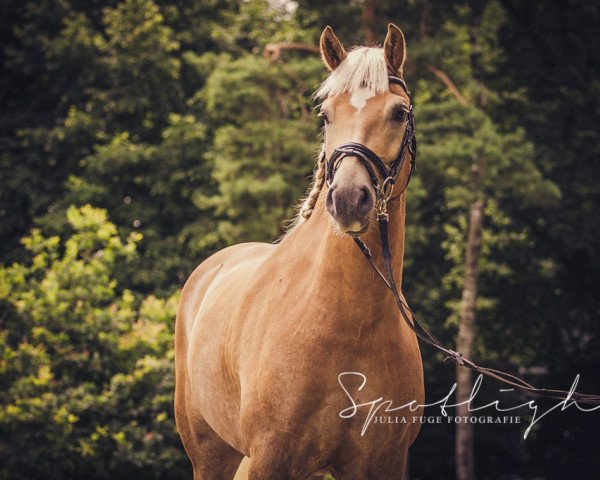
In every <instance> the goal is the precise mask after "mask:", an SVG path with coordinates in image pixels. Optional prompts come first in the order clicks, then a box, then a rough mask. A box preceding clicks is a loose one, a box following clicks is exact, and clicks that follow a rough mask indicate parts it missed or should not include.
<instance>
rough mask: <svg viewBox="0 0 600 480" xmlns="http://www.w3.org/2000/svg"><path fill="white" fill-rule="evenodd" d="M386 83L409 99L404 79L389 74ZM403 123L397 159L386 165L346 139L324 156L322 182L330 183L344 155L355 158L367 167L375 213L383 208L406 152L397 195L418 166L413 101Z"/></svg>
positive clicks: (377, 156) (328, 184)
mask: <svg viewBox="0 0 600 480" xmlns="http://www.w3.org/2000/svg"><path fill="white" fill-rule="evenodd" d="M389 83H390V84H395V85H400V86H401V87H402V89H403V90H404V92H406V95H408V98H409V99H410V92H409V90H408V87H407V86H406V83H405V82H404V80H403V79H401V78H400V77H395V76H390V77H389ZM405 125H406V128H405V130H404V136H403V137H402V142H401V144H400V149H399V150H398V155H396V158H395V159H394V161H393V162H392V163H391V164H390V166H389V167H388V166H387V165H386V164H385V163H384V161H383V160H382V159H381V157H379V155H377V154H376V153H375V152H374V151H373V150H371V149H370V148H369V147H367V146H366V145H363V144H362V143H356V142H349V143H344V144H342V145H340V146H339V147H338V148H336V149H335V150H334V151H333V153H332V154H331V157H330V158H329V159H327V158H325V181H326V182H327V186H328V187H329V186H331V182H333V177H334V176H335V172H336V171H337V169H338V168H339V166H340V164H341V163H342V160H344V158H346V157H353V156H354V157H357V158H358V159H359V160H360V162H361V163H362V165H363V166H364V167H365V169H366V170H367V173H368V174H369V177H370V179H371V184H372V185H373V188H374V189H375V197H376V208H377V212H380V211H385V208H386V207H387V202H388V201H389V200H390V199H391V198H392V195H393V191H394V185H395V184H396V180H397V179H398V176H399V175H400V172H401V170H402V165H404V159H405V158H406V155H407V154H410V172H409V174H408V178H407V180H406V182H405V184H404V186H403V188H402V190H401V191H400V192H398V193H397V195H396V197H398V196H399V195H401V194H402V192H404V190H406V188H407V187H408V183H409V182H410V178H411V177H412V173H413V171H415V170H416V167H417V137H416V136H415V117H414V115H413V109H412V104H411V105H410V107H409V109H408V111H407V112H406V122H405ZM380 178H382V179H383V181H382V182H381V183H380V181H379V179H380ZM382 209H384V210H382Z"/></svg>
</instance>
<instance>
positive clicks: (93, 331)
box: [0, 206, 182, 478]
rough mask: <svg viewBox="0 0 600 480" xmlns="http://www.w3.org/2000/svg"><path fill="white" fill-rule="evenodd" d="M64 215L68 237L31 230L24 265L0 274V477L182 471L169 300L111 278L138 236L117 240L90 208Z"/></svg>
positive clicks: (104, 220) (109, 225)
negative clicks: (174, 402)
mask: <svg viewBox="0 0 600 480" xmlns="http://www.w3.org/2000/svg"><path fill="white" fill-rule="evenodd" d="M67 219H68V224H69V226H70V228H71V229H72V234H71V235H70V236H69V237H68V239H67V240H65V241H64V242H62V241H61V240H60V239H59V238H58V237H56V236H51V237H46V236H44V235H43V234H42V233H41V232H40V231H39V230H34V231H33V232H32V233H31V235H30V236H28V237H25V238H24V240H23V243H24V245H25V247H26V249H27V250H28V251H29V252H30V254H31V259H32V260H31V263H30V264H18V263H15V264H13V265H11V266H10V267H4V268H2V269H0V305H1V307H0V308H1V311H2V318H3V321H2V333H1V335H0V374H1V375H0V379H1V387H2V388H1V391H0V431H2V440H1V441H0V458H1V460H2V461H1V464H2V467H1V468H0V477H1V478H31V477H38V476H45V475H46V474H47V473H48V472H52V474H53V476H56V477H59V478H76V477H78V478H79V477H81V476H85V477H86V478H111V477H114V473H112V472H115V471H119V472H120V473H121V475H122V476H123V478H125V476H126V475H128V474H129V475H143V476H144V477H145V478H159V477H161V475H163V473H161V472H167V471H168V472H172V471H174V470H176V469H177V468H181V464H182V453H181V451H180V449H178V448H177V442H176V432H175V427H174V422H173V418H172V391H173V383H174V378H173V376H174V374H173V351H172V321H171V320H172V318H173V316H174V313H175V305H176V301H177V299H176V296H173V297H170V298H168V299H164V300H162V299H158V298H156V297H154V296H149V297H147V298H144V299H136V296H135V295H134V294H133V293H132V292H131V291H129V290H122V291H120V290H119V289H118V285H117V282H116V281H115V278H114V272H115V271H117V270H118V269H119V267H120V266H122V265H123V262H126V261H127V260H129V259H131V258H132V257H134V256H135V255H136V243H137V242H139V240H140V238H141V235H139V234H138V233H132V234H130V235H129V236H128V238H127V239H125V240H122V239H121V237H120V236H119V235H118V233H117V229H116V227H115V225H114V224H112V223H111V222H109V221H108V219H107V215H106V212H105V211H103V210H98V209H95V208H92V207H90V206H84V207H82V208H80V209H77V208H75V207H71V208H69V209H68V211H67ZM165 442H166V443H168V444H170V445H171V446H170V447H168V446H166V445H165ZM23 452H27V454H26V455H24V454H23Z"/></svg>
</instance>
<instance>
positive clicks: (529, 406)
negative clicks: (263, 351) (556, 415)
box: [338, 372, 600, 439]
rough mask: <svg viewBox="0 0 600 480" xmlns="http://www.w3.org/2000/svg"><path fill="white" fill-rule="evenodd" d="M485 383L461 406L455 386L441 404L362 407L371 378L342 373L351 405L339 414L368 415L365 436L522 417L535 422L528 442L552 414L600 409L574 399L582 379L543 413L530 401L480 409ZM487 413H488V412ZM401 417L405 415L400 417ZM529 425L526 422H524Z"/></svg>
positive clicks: (514, 420) (391, 403)
mask: <svg viewBox="0 0 600 480" xmlns="http://www.w3.org/2000/svg"><path fill="white" fill-rule="evenodd" d="M357 379H358V382H359V385H358V387H357V388H355V389H354V390H352V391H351V390H350V389H349V388H348V387H347V384H348V383H349V382H350V381H351V380H352V383H353V384H356V380H357ZM482 381H483V376H482V375H479V376H478V377H477V379H476V380H475V383H474V384H473V389H472V390H471V394H470V396H469V398H468V399H467V400H465V401H464V402H460V403H452V401H451V397H452V395H453V394H454V392H455V390H456V383H455V384H454V385H452V387H451V388H450V391H449V392H448V394H447V395H445V396H444V397H442V398H441V399H440V400H438V401H436V402H433V403H425V404H419V403H418V402H417V401H416V400H413V401H411V402H409V403H406V404H404V405H395V404H394V401H393V400H386V399H384V398H383V397H379V398H376V399H374V400H370V401H367V402H362V403H359V402H357V401H356V400H355V397H356V393H357V392H360V391H362V390H363V388H364V387H365V385H366V384H367V377H366V376H365V375H364V374H362V373H360V372H342V373H340V374H339V375H338V382H339V384H340V387H341V388H342V390H343V391H344V393H345V394H346V396H347V398H348V400H349V403H350V405H349V406H348V407H347V408H344V409H343V410H342V411H341V412H339V416H340V417H341V418H345V419H350V418H354V417H359V416H362V414H366V417H365V420H364V423H363V426H362V432H361V435H364V434H365V432H366V431H367V429H368V428H369V427H370V426H371V425H376V424H395V423H397V424H407V423H417V422H418V423H422V424H441V423H453V424H459V423H483V424H510V423H513V424H520V423H522V421H521V416H520V415H517V414H518V413H520V414H523V415H526V416H528V417H529V416H531V420H530V421H529V423H528V425H527V428H526V429H525V432H524V433H523V438H525V439H526V438H527V436H528V435H529V432H530V431H531V429H532V428H533V427H534V425H536V424H537V423H539V422H540V421H541V420H542V419H543V418H544V417H546V416H547V415H549V414H550V413H552V412H563V411H565V410H567V409H569V408H575V409H577V410H579V411H580V412H586V413H589V412H594V411H597V410H598V409H600V405H598V406H595V407H589V408H586V407H582V406H581V405H579V404H578V403H577V402H576V401H575V400H573V399H571V398H570V397H571V395H573V393H574V392H575V389H576V388H577V384H578V383H579V375H576V376H575V380H574V381H573V384H572V385H571V388H570V390H569V395H568V396H567V398H565V399H564V400H561V401H560V402H558V403H556V404H554V405H552V406H551V407H549V408H547V409H545V410H542V409H541V408H540V406H539V405H537V403H536V401H535V400H530V401H528V402H525V403H520V404H517V405H504V404H501V402H500V400H494V401H493V402H490V403H487V404H485V405H476V404H475V399H476V397H477V394H478V392H479V389H480V388H481V383H482ZM512 391H513V389H502V390H500V392H501V393H505V392H512ZM462 405H466V406H467V409H468V411H469V413H470V414H469V415H468V416H453V415H450V414H449V411H452V409H454V408H456V407H458V406H462ZM436 406H437V407H439V409H440V414H439V415H429V416H423V417H421V416H419V415H414V416H410V415H407V414H406V413H407V412H408V413H410V412H417V410H419V409H421V408H425V407H436ZM490 409H494V410H495V412H494V414H493V415H491V414H490V413H489V412H490ZM485 410H487V412H485V413H484V411H485ZM509 412H511V415H507V413H509ZM400 414H401V415H400ZM523 424H525V422H523Z"/></svg>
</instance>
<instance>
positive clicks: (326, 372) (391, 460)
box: [175, 24, 424, 480]
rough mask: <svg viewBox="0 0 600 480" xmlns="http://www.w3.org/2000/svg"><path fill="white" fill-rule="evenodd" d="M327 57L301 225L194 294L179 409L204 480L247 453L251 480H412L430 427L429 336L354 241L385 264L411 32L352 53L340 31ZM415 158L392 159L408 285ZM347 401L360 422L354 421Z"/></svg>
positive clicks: (193, 286) (208, 264)
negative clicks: (374, 405)
mask: <svg viewBox="0 0 600 480" xmlns="http://www.w3.org/2000/svg"><path fill="white" fill-rule="evenodd" d="M320 51H321V56H322V59H323V61H324V63H325V66H326V67H327V69H328V70H329V74H328V76H327V78H326V79H325V80H324V82H323V83H322V84H321V85H320V87H319V89H318V90H317V92H316V93H315V96H316V98H318V99H320V100H321V101H322V103H321V105H320V115H321V116H322V117H323V121H324V127H323V128H324V143H323V147H322V151H321V154H320V155H319V160H318V162H317V166H316V168H315V173H314V176H313V183H312V186H311V187H310V189H309V191H308V194H307V196H306V198H305V200H304V203H303V204H302V205H301V207H300V209H299V213H298V215H297V217H296V221H295V222H294V225H293V226H292V227H291V228H290V229H289V230H288V231H287V232H286V234H285V235H284V236H283V238H282V239H281V240H280V241H279V242H277V243H276V244H265V243H243V244H238V245H234V246H230V247H228V248H225V249H223V250H221V251H219V252H217V253H216V254H214V255H212V256H211V257H209V258H208V259H207V260H205V261H204V262H203V263H201V264H200V265H199V266H198V267H197V268H196V270H195V271H194V272H193V273H192V274H191V276H190V277H189V279H188V280H187V282H186V284H185V286H184V288H183V290H182V293H181V299H180V303H179V307H178V312H177V319H176V328H175V363H176V365H175V367H176V387H175V416H176V422H177V428H178V431H179V434H180V436H181V440H182V443H183V445H184V448H185V450H186V453H187V455H188V456H189V458H190V460H191V462H192V467H193V474H194V479H195V480H213V479H214V480H223V479H232V478H233V477H234V475H235V472H236V469H237V468H238V466H239V465H240V462H241V460H242V459H243V458H244V456H245V457H248V458H249V460H248V465H247V468H248V478H249V479H250V480H267V479H273V480H279V479H309V478H315V477H322V476H325V475H332V476H333V477H334V478H335V479H336V480H347V479H354V480H356V479H360V480H366V479H377V480H386V479H391V480H394V479H401V478H403V472H404V470H405V466H406V462H407V452H408V449H409V447H410V445H411V444H412V443H413V442H414V440H415V438H416V437H417V434H418V432H419V428H420V416H421V414H422V407H420V406H421V405H423V403H424V380H423V365H422V361H421V354H420V351H419V345H418V342H417V338H416V336H415V334H414V332H413V331H412V330H411V329H410V328H409V325H407V324H406V323H405V322H402V321H401V319H400V315H399V313H398V310H397V308H396V304H395V302H394V298H393V296H392V294H391V293H390V292H389V291H388V290H387V289H386V288H385V287H384V285H383V283H382V282H381V279H379V278H378V277H377V276H376V275H375V273H374V272H373V271H372V270H371V269H370V268H369V264H368V263H367V261H366V260H365V257H364V256H363V255H362V254H361V252H360V250H359V249H357V247H356V245H355V242H354V241H353V240H356V239H357V238H360V239H361V241H362V242H364V243H363V244H364V245H365V248H369V249H370V251H371V253H372V254H373V257H374V258H380V256H381V255H382V247H381V245H380V244H379V242H378V236H377V231H376V228H375V221H374V218H375V216H376V215H377V210H378V208H379V207H378V206H379V205H380V201H379V200H380V199H381V194H382V191H383V190H385V191H386V192H387V191H388V188H387V187H390V184H389V183H388V184H387V185H385V186H383V187H382V184H381V182H382V181H383V179H382V178H381V175H382V173H381V169H382V168H384V169H388V168H391V166H392V163H393V162H395V159H397V158H398V155H399V153H398V152H399V150H401V149H402V150H403V147H402V143H403V138H404V137H403V135H404V134H405V133H406V131H407V129H408V128H409V122H408V121H407V115H408V114H409V112H410V115H411V116H412V110H411V104H410V97H409V95H408V90H407V89H406V86H405V84H404V80H403V65H404V62H405V59H406V44H405V39H404V35H403V33H402V31H401V30H400V29H399V28H398V27H397V26H395V25H393V24H390V25H389V26H388V30H387V35H386V37H385V41H384V44H383V47H355V48H353V49H349V50H348V51H346V50H345V48H344V47H343V45H342V43H341V42H340V40H339V39H338V38H337V37H336V35H335V34H334V32H333V30H332V29H331V28H330V27H326V28H325V29H324V31H323V33H322V35H321V39H320ZM404 136H405V135H404ZM344 145H346V146H347V145H359V146H360V147H361V148H362V150H361V149H360V148H358V149H357V150H352V149H345V150H344V149H343V148H341V147H340V146H344ZM365 151H369V152H371V153H372V154H373V155H374V156H375V157H377V159H379V162H380V163H381V165H377V164H376V165H375V167H377V168H375V169H374V168H373V165H370V163H371V162H368V161H366V160H365V154H364V152H365ZM340 152H341V153H340ZM361 152H362V153H361ZM403 155H404V154H403ZM411 155H413V156H414V155H415V154H414V152H412V151H409V152H407V153H406V155H404V156H406V157H407V158H408V157H410V156H411ZM332 158H335V159H336V160H335V161H332ZM411 164H412V161H411V162H408V161H405V162H402V161H401V162H400V164H399V165H398V164H397V162H396V163H395V164H394V165H395V167H396V170H397V171H396V172H395V175H396V177H395V178H394V180H396V181H395V182H392V183H395V184H396V185H405V188H404V189H403V190H401V191H400V192H398V191H396V192H394V193H393V196H392V193H391V192H390V194H389V195H388V197H387V198H388V199H389V201H388V202H387V214H388V215H389V245H390V248H391V250H392V251H393V253H394V257H393V263H392V269H393V275H394V277H395V279H396V285H397V287H398V290H399V291H401V284H402V283H401V282H402V262H403V255H404V230H405V212H406V186H407V185H408V180H409V179H410V174H411V168H412V165H411ZM392 187H393V185H392ZM400 295H401V296H402V300H403V301H405V299H404V296H403V295H402V294H400ZM349 373H353V374H352V375H350V374H349ZM345 374H348V375H346V376H345V377H343V376H344V375H345ZM358 375H360V377H359V376H358ZM342 378H344V379H345V380H344V382H342ZM342 387H343V388H342ZM376 399H385V400H390V401H393V403H394V405H406V404H409V403H410V402H413V403H414V404H415V405H417V407H416V409H415V410H414V411H410V410H409V409H403V410H401V411H396V412H394V416H395V422H396V423H393V424H391V423H386V422H379V423H375V424H371V425H369V427H368V428H366V429H365V428H364V427H365V417H366V415H367V414H368V411H365V409H364V408H361V407H360V406H361V405H369V402H373V401H374V400H376ZM349 408H350V411H352V409H354V413H355V415H341V413H342V412H348V409H349ZM366 410H368V407H367V409H366ZM379 414H380V415H382V413H379Z"/></svg>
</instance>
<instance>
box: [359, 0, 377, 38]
mask: <svg viewBox="0 0 600 480" xmlns="http://www.w3.org/2000/svg"><path fill="white" fill-rule="evenodd" d="M364 2H365V3H364V5H363V11H362V24H363V29H364V31H365V43H366V44H367V45H375V43H377V32H376V28H375V0H364Z"/></svg>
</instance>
